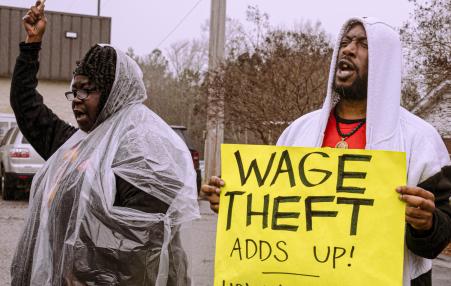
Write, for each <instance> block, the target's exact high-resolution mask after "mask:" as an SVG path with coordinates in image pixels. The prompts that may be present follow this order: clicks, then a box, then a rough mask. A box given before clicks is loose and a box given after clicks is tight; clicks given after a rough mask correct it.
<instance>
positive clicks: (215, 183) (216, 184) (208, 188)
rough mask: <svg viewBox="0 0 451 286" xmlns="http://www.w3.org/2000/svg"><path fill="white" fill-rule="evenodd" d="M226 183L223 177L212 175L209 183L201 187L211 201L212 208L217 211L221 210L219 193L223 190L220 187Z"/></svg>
mask: <svg viewBox="0 0 451 286" xmlns="http://www.w3.org/2000/svg"><path fill="white" fill-rule="evenodd" d="M224 185H225V183H224V181H223V180H222V179H221V178H219V177H217V176H212V177H210V180H209V181H208V184H204V185H202V187H201V188H200V191H201V192H202V193H203V194H204V195H205V197H206V198H207V199H208V201H209V202H210V208H211V210H212V211H214V212H215V213H217V212H218V211H219V194H220V193H221V190H220V189H219V188H220V187H223V186H224Z"/></svg>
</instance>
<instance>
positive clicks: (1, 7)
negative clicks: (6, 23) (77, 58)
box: [0, 5, 111, 20]
mask: <svg viewBox="0 0 451 286" xmlns="http://www.w3.org/2000/svg"><path fill="white" fill-rule="evenodd" d="M0 9H11V10H19V11H23V10H27V9H28V8H24V7H14V6H5V5H0ZM45 13H50V14H59V15H67V16H76V17H83V18H99V19H110V20H111V17H106V16H97V15H88V14H77V13H69V12H58V11H50V10H45Z"/></svg>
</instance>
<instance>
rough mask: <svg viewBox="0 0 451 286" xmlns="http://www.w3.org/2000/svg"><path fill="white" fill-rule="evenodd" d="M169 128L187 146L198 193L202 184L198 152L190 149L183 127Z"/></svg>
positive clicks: (173, 126) (174, 126) (172, 126)
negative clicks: (194, 172) (194, 171)
mask: <svg viewBox="0 0 451 286" xmlns="http://www.w3.org/2000/svg"><path fill="white" fill-rule="evenodd" d="M171 128H172V130H174V131H175V133H177V135H179V136H180V137H181V138H182V139H183V141H184V142H185V144H186V146H188V149H189V151H190V152H191V157H192V158H193V164H194V169H195V170H196V182H197V193H199V191H200V185H201V184H202V175H201V170H200V165H199V160H200V155H199V151H197V150H196V149H194V148H193V147H192V145H191V143H190V142H189V140H187V138H186V136H185V131H186V127H185V126H180V125H171Z"/></svg>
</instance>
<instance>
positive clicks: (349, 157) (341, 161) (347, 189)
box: [337, 154, 372, 194]
mask: <svg viewBox="0 0 451 286" xmlns="http://www.w3.org/2000/svg"><path fill="white" fill-rule="evenodd" d="M371 158H372V156H370V155H355V154H344V155H342V156H340V157H339V158H338V177H337V192H338V193H356V194H363V193H365V188H359V187H352V186H343V181H344V179H346V178H348V179H365V178H366V172H345V170H344V169H345V162H346V161H361V162H370V161H371Z"/></svg>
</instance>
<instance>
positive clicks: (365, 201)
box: [337, 198, 374, 235]
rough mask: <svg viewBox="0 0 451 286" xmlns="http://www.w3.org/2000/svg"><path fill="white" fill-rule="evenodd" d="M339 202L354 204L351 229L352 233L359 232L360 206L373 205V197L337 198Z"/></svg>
mask: <svg viewBox="0 0 451 286" xmlns="http://www.w3.org/2000/svg"><path fill="white" fill-rule="evenodd" d="M337 204H348V205H352V217H351V230H350V235H356V234H357V222H358V220H359V211H360V206H373V204H374V200H373V199H357V198H337Z"/></svg>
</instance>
